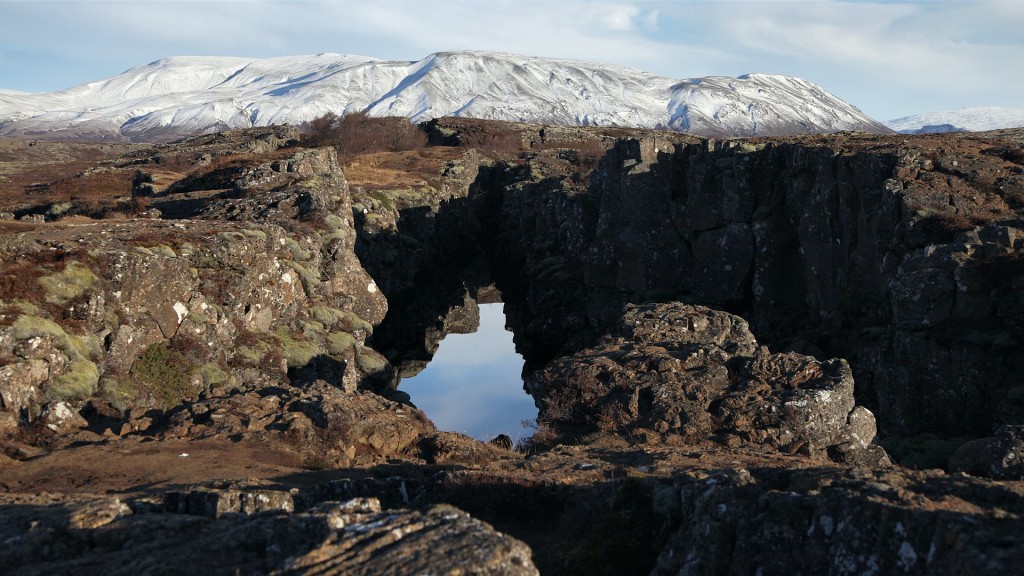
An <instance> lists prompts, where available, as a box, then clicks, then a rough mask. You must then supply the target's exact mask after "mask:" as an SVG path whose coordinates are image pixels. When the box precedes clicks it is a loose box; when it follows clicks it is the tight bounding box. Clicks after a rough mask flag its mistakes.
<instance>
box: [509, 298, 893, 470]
mask: <svg viewBox="0 0 1024 576" xmlns="http://www.w3.org/2000/svg"><path fill="white" fill-rule="evenodd" d="M527 387H528V390H529V391H530V393H531V394H532V395H533V396H534V397H535V398H537V399H538V401H539V405H540V415H539V416H538V418H539V419H540V420H541V421H544V422H547V423H549V424H551V425H553V426H555V427H556V429H560V430H562V431H563V432H568V431H570V430H573V429H574V428H575V427H578V426H583V427H585V429H599V430H606V431H611V432H616V433H620V434H623V435H625V436H626V437H637V438H643V437H649V436H645V435H644V434H641V432H642V431H644V430H647V431H651V432H655V433H657V435H659V436H661V437H662V438H663V439H670V438H672V437H675V438H678V439H679V440H682V441H684V442H699V441H702V440H709V439H712V438H719V439H720V440H722V441H723V442H725V443H726V444H727V445H733V444H736V443H738V442H743V443H751V444H763V445H767V446H770V447H773V448H775V449H778V450H780V451H783V452H786V453H794V452H798V451H799V452H801V453H804V454H808V455H812V456H817V457H824V456H825V455H826V454H827V452H828V451H829V449H830V448H832V447H838V446H843V450H842V451H843V452H844V453H845V452H848V451H856V450H862V449H865V448H867V447H868V446H869V445H870V443H871V442H872V440H873V439H874V436H875V429H874V418H873V417H872V416H871V414H870V412H868V411H867V409H865V408H863V407H856V408H855V403H854V398H853V375H852V373H851V371H850V367H849V366H848V365H847V363H846V362H845V361H843V360H830V361H825V362H822V361H818V360H815V359H813V358H810V357H806V356H800V355H797V354H792V353H790V354H772V353H770V352H768V350H767V349H765V348H763V347H762V348H757V343H756V341H755V340H754V337H753V336H752V335H751V334H750V332H749V330H748V328H747V324H746V322H744V321H743V320H742V319H740V318H738V317H736V316H733V315H731V314H727V313H724V312H717V311H714V310H710V309H707V308H703V307H699V306H689V305H684V304H678V303H677V304H658V305H644V306H635V305H627V307H626V309H625V311H624V313H623V315H622V318H621V320H620V323H619V329H618V331H617V332H616V333H614V334H613V335H612V336H611V337H610V338H608V339H606V340H605V341H604V343H603V344H602V345H601V346H599V347H596V348H590V349H586V350H583V351H581V352H578V353H576V354H573V355H570V356H566V357H564V358H561V359H559V360H556V361H555V362H553V363H552V364H551V365H550V366H549V367H547V368H545V369H544V370H541V371H538V372H535V373H533V374H531V375H530V376H529V377H528V379H527ZM875 451H876V452H880V449H878V450H875ZM881 456H882V457H883V459H884V453H883V454H882V455H881Z"/></svg>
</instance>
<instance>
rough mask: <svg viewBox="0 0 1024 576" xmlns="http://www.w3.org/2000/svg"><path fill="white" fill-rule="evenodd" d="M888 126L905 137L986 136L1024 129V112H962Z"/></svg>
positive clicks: (918, 117)
mask: <svg viewBox="0 0 1024 576" xmlns="http://www.w3.org/2000/svg"><path fill="white" fill-rule="evenodd" d="M885 125H886V126H888V127H889V128H892V129H893V130H896V131H897V132H901V133H903V134H923V133H935V132H984V131H985V130H998V129H1000V128H1020V127H1024V110H1015V109H1012V108H996V107H994V106H987V107H985V106H982V107H974V108H960V109H959V110H943V111H941V112H928V113H926V114H916V115H914V116H906V117H904V118H897V119H895V120H889V121H888V122H886V123H885Z"/></svg>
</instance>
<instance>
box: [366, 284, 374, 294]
mask: <svg viewBox="0 0 1024 576" xmlns="http://www.w3.org/2000/svg"><path fill="white" fill-rule="evenodd" d="M366 291H367V292H369V293H370V294H373V293H374V292H376V291H377V284H376V283H375V282H370V283H369V284H367V285H366Z"/></svg>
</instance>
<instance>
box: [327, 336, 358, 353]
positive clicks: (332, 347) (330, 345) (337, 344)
mask: <svg viewBox="0 0 1024 576" xmlns="http://www.w3.org/2000/svg"><path fill="white" fill-rule="evenodd" d="M356 344H357V342H356V339H355V336H352V335H351V334H349V333H348V332H332V333H330V334H328V335H327V352H328V353H330V354H331V356H345V355H346V353H347V352H348V351H349V350H351V349H352V348H355V347H356Z"/></svg>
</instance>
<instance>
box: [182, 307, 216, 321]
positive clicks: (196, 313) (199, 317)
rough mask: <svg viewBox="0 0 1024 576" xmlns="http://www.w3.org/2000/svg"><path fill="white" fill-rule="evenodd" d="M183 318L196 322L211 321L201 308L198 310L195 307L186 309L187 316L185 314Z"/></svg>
mask: <svg viewBox="0 0 1024 576" xmlns="http://www.w3.org/2000/svg"><path fill="white" fill-rule="evenodd" d="M185 319H186V320H191V321H192V322H194V323H196V324H210V323H211V322H210V317H209V316H207V315H206V314H205V313H204V312H203V311H202V310H200V309H198V308H196V309H194V310H189V311H188V316H186V317H185Z"/></svg>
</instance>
